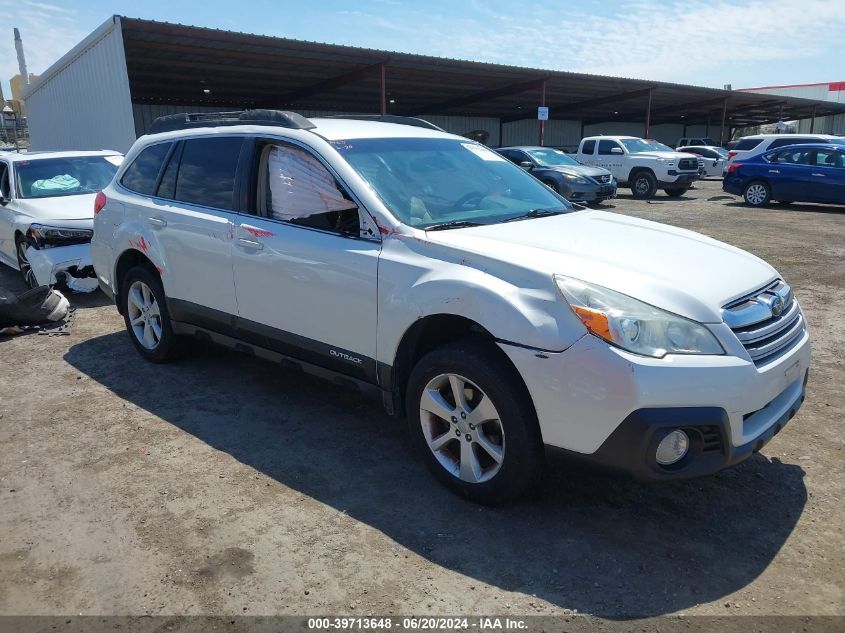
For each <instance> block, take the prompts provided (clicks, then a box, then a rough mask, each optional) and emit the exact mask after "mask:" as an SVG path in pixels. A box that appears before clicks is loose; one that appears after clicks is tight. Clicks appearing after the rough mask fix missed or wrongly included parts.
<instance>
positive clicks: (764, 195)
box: [742, 180, 772, 207]
mask: <svg viewBox="0 0 845 633" xmlns="http://www.w3.org/2000/svg"><path fill="white" fill-rule="evenodd" d="M771 198H772V190H771V189H769V185H767V184H766V183H765V182H763V181H761V180H755V181H753V182H749V183H748V184H747V185H745V189H743V191H742V199H743V200H745V204H747V205H748V206H749V207H765V206H766V205H767V204H769V200H771Z"/></svg>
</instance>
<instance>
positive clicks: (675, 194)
mask: <svg viewBox="0 0 845 633" xmlns="http://www.w3.org/2000/svg"><path fill="white" fill-rule="evenodd" d="M688 189H689V187H683V188H672V189H664V190H663V191H664V192H665V193H666V195H667V196H669V197H670V198H680V197H681V196H682V195H684V194H685V193H686V192H687V190H688Z"/></svg>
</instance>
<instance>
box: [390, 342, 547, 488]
mask: <svg viewBox="0 0 845 633" xmlns="http://www.w3.org/2000/svg"><path fill="white" fill-rule="evenodd" d="M460 385H463V388H461V387H460ZM456 386H457V392H456V389H455V387H456ZM456 393H457V394H459V395H458V397H457V398H456V396H455V394H456ZM461 394H462V395H463V399H464V406H463V407H461V406H455V402H456V400H457V399H458V398H460V395H461ZM406 402H407V408H408V425H409V431H410V435H411V441H412V443H413V444H414V447H415V448H416V450H418V451H419V453H420V454H421V455H422V457H423V459H424V460H425V462H426V465H427V466H428V467H429V469H430V470H431V472H432V473H433V474H434V476H435V477H436V478H437V479H438V480H440V482H441V483H443V484H444V485H445V486H446V487H448V488H449V489H451V490H452V491H454V492H456V493H458V494H460V495H462V496H464V497H467V498H468V499H471V500H473V501H476V502H479V503H483V504H488V505H497V504H500V503H505V502H507V501H510V500H512V499H515V498H516V497H519V496H520V495H522V494H523V493H524V492H525V491H526V490H527V489H528V488H530V487H532V486H534V485H535V483H536V482H537V480H538V479H539V476H540V474H541V473H542V470H543V464H544V452H543V442H542V438H541V436H540V427H539V425H538V423H537V416H536V413H535V412H534V407H533V405H532V403H531V399H530V397H529V395H528V392H527V390H526V389H525V387H524V385H523V383H522V380H521V378H520V377H519V375H518V374H516V373H515V370H513V368H511V367H509V366H508V365H507V364H506V362H505V360H503V359H502V358H501V357H500V356H499V355H498V354H496V350H494V349H491V348H489V347H486V346H484V345H482V344H478V343H475V342H471V341H468V342H463V343H457V344H452V345H448V346H445V347H441V348H438V349H436V350H434V351H432V352H430V353H429V354H427V355H426V356H424V357H423V358H422V359H421V360H420V361H419V362H418V363H417V365H416V366H415V367H414V369H413V371H412V372H411V376H410V378H409V380H408V390H407V399H406ZM430 409H433V410H434V411H436V412H432V411H430ZM474 416H479V417H478V418H477V419H478V420H486V421H484V422H483V423H482V424H473V422H475V421H476V418H475V417H474ZM482 416H483V417H482ZM447 418H448V419H447ZM485 447H487V448H485ZM496 456H497V457H496Z"/></svg>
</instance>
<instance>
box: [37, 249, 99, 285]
mask: <svg viewBox="0 0 845 633" xmlns="http://www.w3.org/2000/svg"><path fill="white" fill-rule="evenodd" d="M26 256H27V259H29V263H30V264H31V265H32V272H33V273H35V279H36V281H37V282H38V284H39V285H41V286H53V285H55V284H56V283H64V284H66V285H67V287H68V288H70V289H71V290H75V291H77V292H93V291H94V290H96V289H97V279H96V276H95V275H94V267H93V265H92V263H91V245H90V244H74V245H72V246H56V247H53V248H40V249H39V248H33V247H32V246H30V247H29V248H28V249H27V251H26Z"/></svg>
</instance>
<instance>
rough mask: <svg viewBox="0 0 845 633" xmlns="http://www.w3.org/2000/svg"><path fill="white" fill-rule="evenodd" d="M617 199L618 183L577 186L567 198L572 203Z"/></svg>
mask: <svg viewBox="0 0 845 633" xmlns="http://www.w3.org/2000/svg"><path fill="white" fill-rule="evenodd" d="M615 197H616V181H615V180H613V181H611V182H610V183H608V184H597V185H593V184H590V185H575V186H573V187H572V189H571V192H570V194H569V195H568V196H566V198H567V200H571V201H572V202H601V201H602V200H609V199H611V198H615Z"/></svg>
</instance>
